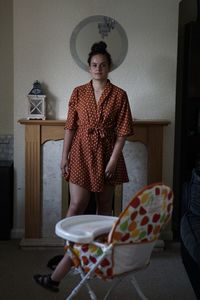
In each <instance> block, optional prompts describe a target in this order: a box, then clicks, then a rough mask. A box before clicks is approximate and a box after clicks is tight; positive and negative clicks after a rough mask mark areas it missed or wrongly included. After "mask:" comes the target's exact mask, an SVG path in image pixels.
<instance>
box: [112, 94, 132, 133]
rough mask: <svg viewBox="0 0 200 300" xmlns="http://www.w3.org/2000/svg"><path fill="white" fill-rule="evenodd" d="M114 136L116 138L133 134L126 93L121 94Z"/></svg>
mask: <svg viewBox="0 0 200 300" xmlns="http://www.w3.org/2000/svg"><path fill="white" fill-rule="evenodd" d="M116 134H117V136H130V135H133V134H134V130H133V118H132V114H131V109H130V105H129V101H128V97H127V94H126V93H124V94H123V97H122V102H121V106H120V109H119V115H118V118H117V126H116Z"/></svg>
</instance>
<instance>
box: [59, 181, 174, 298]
mask: <svg viewBox="0 0 200 300" xmlns="http://www.w3.org/2000/svg"><path fill="white" fill-rule="evenodd" d="M172 201H173V192H172V190H171V189H170V188H169V187H168V186H166V185H164V184H162V183H156V184H151V185H149V186H146V187H144V188H143V189H142V190H140V191H139V192H138V193H136V195H135V196H134V197H133V198H132V200H131V201H130V203H129V204H128V205H127V207H126V208H125V209H124V210H123V211H122V212H121V213H120V215H119V217H113V216H111V217H110V216H101V215H81V216H73V217H68V218H65V219H63V220H61V221H60V222H58V223H57V224H56V234H57V235H58V236H59V237H61V238H63V239H65V240H66V241H67V243H66V248H67V251H68V253H69V255H70V256H71V258H72V261H73V263H74V266H75V268H76V269H77V270H78V271H79V273H80V276H81V280H80V282H79V284H78V285H77V286H76V287H75V288H74V289H73V291H72V292H71V294H70V295H69V296H68V297H67V298H66V299H67V300H69V299H72V298H73V297H74V296H75V295H76V294H77V292H78V291H79V289H80V288H81V287H82V286H83V285H84V284H85V285H86V286H87V288H88V292H89V295H90V298H91V299H92V300H94V299H97V297H96V295H95V293H94V291H93V290H92V289H91V287H90V285H89V283H88V281H89V280H88V279H92V278H93V277H99V278H100V279H103V280H111V279H116V280H113V285H112V286H111V288H110V289H109V290H108V292H107V293H106V295H105V297H104V299H107V298H108V297H109V295H110V293H111V291H113V289H114V287H115V286H117V285H118V284H119V282H121V281H122V280H123V279H124V278H125V277H126V276H128V275H129V276H131V283H132V284H133V285H134V287H135V289H136V291H137V292H138V294H139V296H140V297H141V299H143V300H146V299H147V298H146V297H145V296H144V294H143V292H142V290H141V289H140V287H139V285H138V283H137V281H136V279H135V277H134V275H133V273H134V272H136V271H139V270H142V269H144V268H146V267H147V266H148V265H149V262H150V257H151V253H152V250H153V248H154V246H155V243H156V241H157V239H158V237H159V234H160V231H161V229H162V228H163V226H164V225H166V223H167V222H168V221H169V220H170V218H171V215H172V209H173V205H172Z"/></svg>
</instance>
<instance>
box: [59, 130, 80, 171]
mask: <svg viewBox="0 0 200 300" xmlns="http://www.w3.org/2000/svg"><path fill="white" fill-rule="evenodd" d="M75 132H76V130H75V129H66V130H65V136H64V142H63V150H62V159H61V163H60V168H61V171H62V175H63V176H64V175H66V174H67V172H68V159H69V153H70V149H71V145H72V141H73V138H74V134H75Z"/></svg>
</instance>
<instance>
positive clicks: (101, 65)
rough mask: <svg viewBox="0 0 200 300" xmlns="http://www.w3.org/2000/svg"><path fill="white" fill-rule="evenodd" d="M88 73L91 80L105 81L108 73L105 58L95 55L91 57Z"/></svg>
mask: <svg viewBox="0 0 200 300" xmlns="http://www.w3.org/2000/svg"><path fill="white" fill-rule="evenodd" d="M89 71H90V74H91V76H92V79H95V80H106V79H107V78H108V73H109V71H110V67H109V65H108V61H107V58H106V56H105V55H103V54H96V55H94V56H92V58H91V62H90V66H89Z"/></svg>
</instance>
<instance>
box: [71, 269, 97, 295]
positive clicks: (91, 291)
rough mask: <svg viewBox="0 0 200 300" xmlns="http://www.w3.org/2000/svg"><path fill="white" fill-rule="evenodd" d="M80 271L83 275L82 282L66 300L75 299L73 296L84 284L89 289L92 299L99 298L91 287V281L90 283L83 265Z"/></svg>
mask: <svg viewBox="0 0 200 300" xmlns="http://www.w3.org/2000/svg"><path fill="white" fill-rule="evenodd" d="M78 272H79V274H80V276H81V279H82V280H81V282H80V283H79V284H78V286H76V287H75V288H74V289H73V291H72V292H71V294H70V295H69V296H68V297H67V298H66V300H71V299H73V297H74V296H75V295H76V294H77V293H78V291H79V289H80V288H81V287H82V285H83V284H85V286H86V287H87V289H88V293H89V295H90V299H91V300H97V297H96V295H95V293H94V292H93V290H92V289H91V287H90V285H89V283H88V276H87V278H86V275H85V274H84V272H83V270H82V268H81V267H79V268H78Z"/></svg>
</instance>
